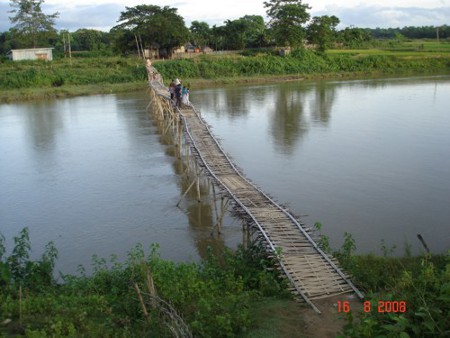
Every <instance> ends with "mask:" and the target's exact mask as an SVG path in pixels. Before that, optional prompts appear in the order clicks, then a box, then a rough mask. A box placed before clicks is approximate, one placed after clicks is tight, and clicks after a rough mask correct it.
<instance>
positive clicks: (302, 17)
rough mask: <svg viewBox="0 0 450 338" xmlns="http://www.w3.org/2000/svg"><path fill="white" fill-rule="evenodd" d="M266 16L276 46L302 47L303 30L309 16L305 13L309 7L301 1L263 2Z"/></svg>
mask: <svg viewBox="0 0 450 338" xmlns="http://www.w3.org/2000/svg"><path fill="white" fill-rule="evenodd" d="M264 7H265V8H267V15H268V16H269V18H270V22H269V26H270V29H271V31H272V35H273V37H274V38H275V42H276V44H277V45H281V46H286V45H287V46H290V47H299V46H303V40H304V38H305V35H306V34H305V28H304V27H303V26H302V25H303V24H305V23H306V22H308V20H309V18H310V15H309V13H308V12H307V11H308V10H309V9H311V7H309V5H308V4H303V3H302V0H269V1H268V2H264Z"/></svg>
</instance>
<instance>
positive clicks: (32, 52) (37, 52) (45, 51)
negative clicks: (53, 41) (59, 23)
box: [8, 48, 53, 61]
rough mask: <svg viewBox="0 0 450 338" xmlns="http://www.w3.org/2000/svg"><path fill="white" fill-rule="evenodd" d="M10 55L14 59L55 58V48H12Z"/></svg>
mask: <svg viewBox="0 0 450 338" xmlns="http://www.w3.org/2000/svg"><path fill="white" fill-rule="evenodd" d="M8 57H9V58H10V59H11V60H13V61H22V60H46V61H52V60H53V48H29V49H12V50H11V51H10V52H9V53H8Z"/></svg>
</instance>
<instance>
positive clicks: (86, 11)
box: [48, 3, 125, 31]
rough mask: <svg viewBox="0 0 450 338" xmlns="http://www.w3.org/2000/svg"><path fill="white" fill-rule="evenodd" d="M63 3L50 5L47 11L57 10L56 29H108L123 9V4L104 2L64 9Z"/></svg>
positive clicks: (115, 22)
mask: <svg viewBox="0 0 450 338" xmlns="http://www.w3.org/2000/svg"><path fill="white" fill-rule="evenodd" d="M65 8H66V7H65V6H64V5H52V6H50V7H49V11H48V12H49V13H54V12H56V11H57V12H59V18H58V19H57V20H56V29H58V30H59V29H68V30H69V31H75V30H77V29H80V28H89V29H98V30H103V31H109V30H110V29H111V27H113V26H115V25H116V24H117V20H118V19H119V17H120V12H122V11H124V10H125V5H120V4H116V3H105V4H99V5H96V4H95V3H93V4H89V5H82V6H80V5H78V6H76V7H73V8H70V9H68V10H65Z"/></svg>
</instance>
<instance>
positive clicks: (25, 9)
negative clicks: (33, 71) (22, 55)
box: [10, 0, 59, 48]
mask: <svg viewBox="0 0 450 338" xmlns="http://www.w3.org/2000/svg"><path fill="white" fill-rule="evenodd" d="M43 3H44V0H10V6H11V7H12V8H13V9H12V10H11V11H10V13H13V14H14V15H13V16H12V17H10V20H11V23H13V24H15V26H14V27H13V28H14V30H15V31H16V32H17V34H18V35H19V37H20V38H21V39H22V40H23V41H24V42H22V43H21V45H22V47H33V48H35V47H36V46H37V44H38V43H41V41H43V40H44V39H45V37H46V35H47V36H48V33H55V32H56V31H55V29H54V28H53V26H54V24H55V19H56V18H57V17H58V16H59V13H57V12H56V13H53V14H44V13H43V12H42V8H41V7H42V4H43Z"/></svg>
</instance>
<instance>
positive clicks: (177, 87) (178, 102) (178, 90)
mask: <svg viewBox="0 0 450 338" xmlns="http://www.w3.org/2000/svg"><path fill="white" fill-rule="evenodd" d="M182 90H183V86H182V85H181V82H180V80H178V79H176V80H175V99H176V105H177V107H181V92H182Z"/></svg>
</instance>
